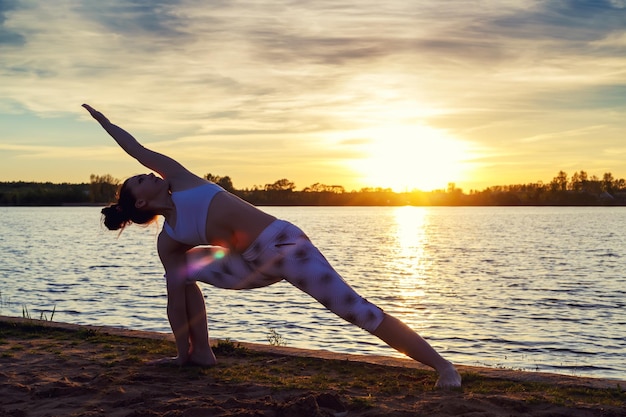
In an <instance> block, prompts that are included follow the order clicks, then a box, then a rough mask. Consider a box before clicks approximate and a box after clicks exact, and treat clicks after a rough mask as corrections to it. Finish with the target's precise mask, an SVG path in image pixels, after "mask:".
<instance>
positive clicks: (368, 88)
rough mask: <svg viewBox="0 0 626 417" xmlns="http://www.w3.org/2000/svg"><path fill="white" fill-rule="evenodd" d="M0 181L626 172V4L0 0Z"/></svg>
mask: <svg viewBox="0 0 626 417" xmlns="http://www.w3.org/2000/svg"><path fill="white" fill-rule="evenodd" d="M0 92H1V94H0V158H2V164H1V166H0V181H13V180H25V181H30V180H34V181H53V182H87V181H89V176H90V174H99V175H102V174H111V175H113V176H114V177H117V178H120V179H123V178H125V177H126V176H129V175H133V174H136V173H141V172H144V171H145V170H144V169H143V168H142V167H141V166H139V165H138V164H137V163H136V162H135V161H133V160H132V159H130V158H128V157H126V156H125V155H124V154H123V152H122V151H121V150H119V149H118V148H117V147H116V146H115V144H114V143H113V141H112V140H110V139H109V138H108V137H107V136H106V134H105V133H104V132H103V131H101V130H100V128H99V126H98V125H97V124H96V123H95V122H94V121H92V120H90V119H89V117H88V115H87V114H86V112H85V111H83V110H82V109H81V107H80V105H81V104H82V103H84V102H86V103H89V104H91V105H92V106H94V107H96V108H97V109H99V110H101V111H103V112H104V113H105V114H106V115H107V116H108V117H109V118H110V119H111V120H112V121H114V122H116V123H118V124H119V125H121V126H122V127H124V128H126V129H127V130H129V131H130V132H131V133H133V134H134V135H135V136H136V137H137V138H138V139H139V140H140V141H142V142H143V143H144V144H145V145H147V146H150V147H152V148H154V149H155V150H157V151H160V152H163V153H166V154H170V155H172V156H173V157H175V158H176V159H178V160H180V161H181V162H182V163H183V164H184V165H186V166H188V167H189V168H190V169H191V170H193V171H194V172H196V173H198V174H200V175H203V174H206V173H212V174H215V175H222V176H223V175H229V176H230V177H231V178H232V180H233V183H234V185H235V187H237V188H245V187H252V186H255V185H261V186H262V185H264V184H267V183H273V182H275V181H276V180H278V179H281V178H288V179H290V180H291V181H294V182H295V183H296V186H297V188H298V189H301V188H304V187H306V186H309V185H311V184H313V183H317V182H319V183H324V184H328V185H335V184H338V185H343V186H345V187H346V188H347V189H348V190H351V189H360V188H361V187H366V186H374V187H377V186H381V187H392V188H394V189H396V190H406V189H409V190H410V189H414V188H419V189H424V190H427V189H432V188H445V187H446V185H447V183H448V182H455V183H456V184H457V186H459V187H461V188H463V189H464V190H465V191H469V190H471V189H483V188H485V187H487V186H489V185H498V184H500V185H504V184H517V183H529V182H536V181H544V182H548V181H550V180H551V179H552V178H553V177H554V176H555V175H556V173H557V172H558V171H559V170H564V171H566V172H567V173H568V174H570V175H571V174H573V173H574V172H575V171H579V170H585V171H587V172H588V173H589V174H590V175H597V176H599V177H601V176H602V175H603V174H604V173H605V172H612V173H613V175H614V176H615V177H618V178H622V177H626V167H625V166H624V163H623V160H624V157H625V156H626V143H625V138H626V134H625V133H626V1H624V0H606V1H580V0H570V1H567V0H562V1H524V2H520V1H506V0H500V1H484V2H483V1H447V2H440V1H422V0H414V1H406V0H389V1H386V2H380V1H376V2H374V1H367V0H366V1H358V2H357V1H342V0H333V1H325V0H321V1H315V2H309V1H307V2H305V1H297V0H293V1H288V0H282V1H281V0H278V1H271V2H270V1H254V0H250V1H185V0H180V1H139V0H135V1H120V0H111V1H106V2H104V1H96V0H93V1H65V0H59V1H54V2H51V1H19V0H0Z"/></svg>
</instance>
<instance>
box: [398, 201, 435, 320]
mask: <svg viewBox="0 0 626 417" xmlns="http://www.w3.org/2000/svg"><path fill="white" fill-rule="evenodd" d="M394 220H395V236H394V239H395V241H396V244H395V245H394V248H395V251H396V253H395V254H394V256H393V259H392V260H391V262H393V263H394V265H393V266H392V269H393V270H395V271H396V272H397V273H396V274H395V275H396V278H395V283H396V288H397V290H398V294H399V295H400V296H401V297H402V299H403V301H404V304H405V305H406V307H408V308H411V309H415V308H416V307H418V306H417V304H418V303H419V300H420V299H422V298H423V297H424V296H425V295H426V291H425V284H426V282H425V279H424V277H425V275H426V274H425V273H424V272H425V270H426V268H428V264H429V262H430V261H429V259H428V257H427V256H426V255H427V254H426V251H425V247H426V246H427V241H428V236H427V226H428V210H427V209H426V208H423V207H411V206H405V207H398V208H396V209H395V210H394Z"/></svg>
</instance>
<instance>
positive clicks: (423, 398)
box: [0, 317, 626, 417]
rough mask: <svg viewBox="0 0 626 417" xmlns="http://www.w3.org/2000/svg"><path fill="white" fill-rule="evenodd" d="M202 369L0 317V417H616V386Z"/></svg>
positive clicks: (241, 350)
mask: <svg viewBox="0 0 626 417" xmlns="http://www.w3.org/2000/svg"><path fill="white" fill-rule="evenodd" d="M215 349H216V353H217V355H218V359H219V361H220V363H219V364H218V366H216V367H213V368H205V369H202V368H193V367H185V368H179V367H172V366H150V365H147V364H146V361H148V360H151V359H156V358H160V357H163V356H168V355H174V354H175V348H174V345H173V341H172V337H171V335H168V334H162V333H152V332H143V331H131V330H123V329H115V328H111V327H96V326H78V325H71V324H64V323H54V322H48V321H38V320H25V319H21V318H11V317H0V416H2V417H4V416H24V417H26V416H28V417H38V416H41V417H43V416H60V415H63V416H120V417H122V416H124V417H126V416H128V417H130V416H133V417H139V416H146V417H147V416H172V417H173V416H189V417H191V416H285V417H291V416H294V417H295V416H298V417H306V416H332V415H335V416H342V415H345V416H392V417H393V416H412V415H429V416H469V415H481V416H495V417H499V416H501V417H505V416H506V417H509V416H535V415H536V416H547V415H550V416H568V417H587V416H615V417H617V416H623V415H624V413H625V412H626V392H624V389H625V387H626V382H624V381H622V382H620V381H614V380H601V379H592V378H576V377H568V376H563V375H553V374H542V373H533V372H518V371H510V370H499V369H487V368H478V367H464V366H461V367H459V368H460V371H461V373H462V375H463V378H464V387H463V389H462V390H455V391H438V390H433V389H432V387H433V384H434V383H435V379H436V376H435V374H434V373H433V372H431V371H430V370H428V369H426V368H424V367H421V366H420V365H419V364H416V363H414V362H413V361H408V360H403V359H395V358H388V357H376V356H368V357H364V356H354V355H347V354H336V353H330V352H323V351H308V350H302V349H295V348H287V347H276V346H265V345H253V344H243V343H241V344H240V343H237V342H231V341H220V342H218V343H217V345H216V347H215Z"/></svg>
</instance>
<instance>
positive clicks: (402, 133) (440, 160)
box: [354, 125, 469, 192]
mask: <svg viewBox="0 0 626 417" xmlns="http://www.w3.org/2000/svg"><path fill="white" fill-rule="evenodd" d="M359 134H360V135H361V137H362V138H364V139H367V140H368V145H367V150H366V152H367V155H368V157H366V158H365V159H362V160H360V161H358V162H356V163H355V167H354V168H355V169H356V170H357V171H358V172H359V173H360V174H361V175H362V181H363V183H364V184H367V186H369V187H382V188H391V189H392V190H393V191H396V192H404V191H414V190H421V191H432V190H434V189H445V188H446V187H447V185H448V183H450V182H457V181H459V180H461V179H463V180H467V178H466V176H467V175H468V169H467V168H468V166H467V163H466V162H465V161H466V160H467V159H468V157H469V154H468V152H469V149H468V146H467V144H465V143H464V142H461V141H459V140H457V139H454V138H452V137H450V136H449V135H448V134H447V133H446V132H444V131H442V130H437V129H434V128H431V127H428V126H422V125H417V126H387V127H380V128H376V129H370V130H367V131H361V132H359Z"/></svg>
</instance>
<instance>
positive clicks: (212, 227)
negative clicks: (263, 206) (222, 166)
mask: <svg viewBox="0 0 626 417" xmlns="http://www.w3.org/2000/svg"><path fill="white" fill-rule="evenodd" d="M172 201H173V202H174V204H175V206H176V214H175V216H173V217H171V218H169V219H168V220H167V223H166V225H165V230H166V232H167V233H168V234H169V235H170V236H171V237H172V238H174V239H175V240H177V241H179V242H181V243H185V244H188V245H191V246H197V245H215V246H222V247H226V248H229V249H230V250H234V251H236V252H243V251H245V249H246V248H247V247H248V246H249V245H250V244H251V243H252V242H253V241H254V239H256V237H257V236H258V235H259V234H260V233H261V232H262V231H263V230H264V229H265V228H266V227H267V226H268V225H269V224H270V223H272V222H273V221H274V220H275V217H273V216H271V215H269V214H267V213H264V212H263V211H261V210H259V209H258V208H256V207H254V206H253V205H251V204H249V203H247V202H245V201H243V200H242V199H240V198H239V197H237V196H235V195H233V194H231V193H229V192H227V191H225V190H224V189H222V188H221V187H219V186H218V185H216V184H214V183H211V182H207V181H203V182H201V183H196V184H194V186H192V187H190V188H186V189H184V190H179V191H174V192H173V193H172ZM203 216H204V217H203ZM172 220H173V221H172Z"/></svg>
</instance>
